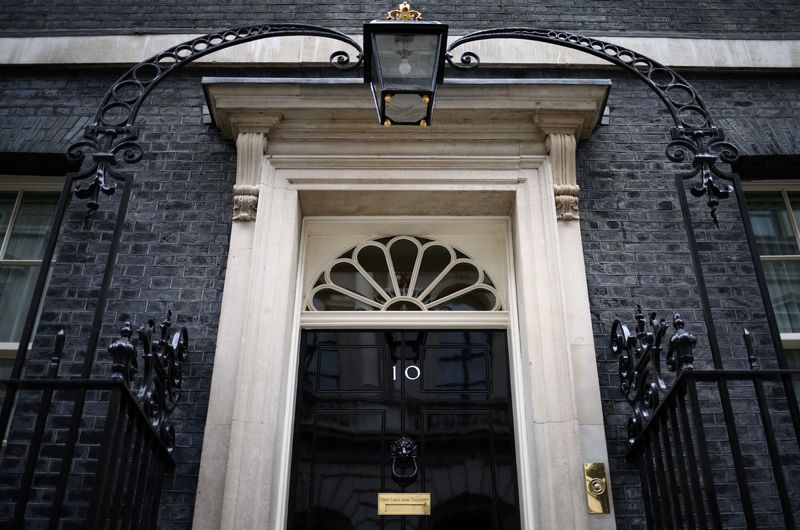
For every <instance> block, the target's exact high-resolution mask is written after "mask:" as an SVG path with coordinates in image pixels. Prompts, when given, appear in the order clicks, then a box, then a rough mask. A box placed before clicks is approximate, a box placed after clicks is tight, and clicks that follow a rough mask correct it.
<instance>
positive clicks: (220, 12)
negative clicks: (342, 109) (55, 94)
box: [0, 0, 800, 39]
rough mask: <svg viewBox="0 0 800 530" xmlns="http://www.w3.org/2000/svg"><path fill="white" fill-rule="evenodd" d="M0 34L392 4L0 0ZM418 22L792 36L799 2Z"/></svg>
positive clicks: (583, 6) (438, 15) (135, 27)
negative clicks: (21, 0) (22, 0)
mask: <svg viewBox="0 0 800 530" xmlns="http://www.w3.org/2000/svg"><path fill="white" fill-rule="evenodd" d="M0 4H1V7H0V28H1V29H0V33H6V34H28V33H30V32H41V31H44V32H53V31H55V32H65V31H66V32H70V31H72V32H100V33H102V32H107V31H121V32H125V33H133V32H148V31H153V30H163V29H165V28H167V29H168V30H169V31H171V32H175V31H176V30H216V29H220V28H225V27H237V26H247V25H251V24H263V23H306V24H319V25H323V26H329V27H335V28H339V29H342V30H346V31H356V32H360V31H361V24H362V23H363V22H366V21H368V20H372V19H374V18H383V16H385V13H386V11H387V10H388V9H390V8H393V7H396V5H397V2H395V1H390V2H325V1H308V0H301V1H291V2H289V1H281V2H265V1H263V0H262V1H256V2H243V1H241V0H233V1H230V2H225V3H223V4H221V3H220V2H218V1H216V0H195V1H193V2H177V3H176V2H164V1H157V2H154V1H145V0H135V1H128V2H110V1H107V0H85V1H81V2H74V1H68V0H55V1H49V2H46V1H28V2H19V1H14V0H2V2H0ZM412 7H413V8H415V9H417V10H419V11H421V12H422V13H423V16H424V17H425V19H426V20H439V21H441V22H447V23H449V24H450V25H451V26H452V28H453V31H455V32H460V31H465V30H468V29H476V28H487V27H497V26H508V25H524V26H532V27H539V28H554V29H564V30H572V31H578V32H584V33H587V34H622V33H624V34H636V33H638V34H659V35H663V34H687V33H689V34H694V35H708V36H713V37H721V38H730V37H731V36H740V37H741V36H752V37H761V38H771V39H774V38H797V37H798V35H800V30H798V27H800V7H798V4H797V2H795V1H793V0H764V1H761V2H754V1H752V0H712V1H708V2H703V3H702V4H701V5H698V4H697V2H692V1H689V0H671V1H668V2H667V1H664V0H639V1H636V2H630V1H625V0H542V1H533V0H524V1H522V0H513V1H507V2H498V3H494V4H490V3H486V4H481V3H475V2H465V1H459V2H425V1H420V2H413V3H412Z"/></svg>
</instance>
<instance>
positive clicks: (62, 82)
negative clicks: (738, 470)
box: [0, 68, 800, 529]
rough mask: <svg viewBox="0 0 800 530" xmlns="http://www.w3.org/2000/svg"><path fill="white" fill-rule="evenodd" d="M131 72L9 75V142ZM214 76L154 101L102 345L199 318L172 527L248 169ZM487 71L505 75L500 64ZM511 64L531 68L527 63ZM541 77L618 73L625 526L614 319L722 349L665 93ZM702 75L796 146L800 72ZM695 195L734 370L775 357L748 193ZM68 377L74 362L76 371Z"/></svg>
mask: <svg viewBox="0 0 800 530" xmlns="http://www.w3.org/2000/svg"><path fill="white" fill-rule="evenodd" d="M118 73H119V72H117V71H111V70H66V69H65V70H57V69H5V70H4V71H2V72H0V74H2V75H0V149H2V150H28V151H35V150H37V146H38V145H40V144H41V143H42V142H45V143H46V144H47V145H48V146H49V148H48V150H53V151H56V150H58V149H63V148H65V147H66V144H67V143H68V141H69V140H70V135H71V134H73V133H74V132H75V131H77V130H79V128H80V125H81V124H82V123H83V121H82V119H83V118H85V117H88V116H91V115H92V114H93V112H94V107H95V105H96V104H97V103H98V101H99V99H100V97H101V95H102V93H103V91H104V90H105V89H106V88H107V87H108V86H109V85H110V82H111V81H112V80H113V79H114V78H115V77H116V75H117V74H118ZM204 74H213V72H211V71H210V70H204V69H200V68H198V69H192V70H188V71H186V72H184V73H182V74H179V75H177V76H176V77H175V78H174V79H172V80H170V81H167V82H165V83H164V85H163V86H162V87H160V88H159V89H157V90H156V91H155V92H154V94H153V95H152V96H151V98H150V100H149V103H148V104H147V105H146V106H145V108H143V110H142V114H141V120H140V122H141V124H142V125H141V126H142V142H143V144H144V147H145V151H146V153H148V154H147V156H146V159H145V161H144V162H143V163H142V164H141V165H140V167H139V169H138V170H136V171H135V179H136V180H135V187H134V195H133V198H132V203H131V210H130V212H129V215H128V221H127V223H126V231H125V235H124V237H123V245H122V248H121V254H120V258H119V261H118V264H117V267H116V273H115V280H114V284H113V288H112V293H111V303H110V308H109V311H108V313H107V315H106V318H105V327H104V332H103V334H104V338H103V341H102V342H101V352H103V351H105V347H107V344H108V343H109V342H110V340H112V338H113V337H114V336H115V334H116V330H117V328H118V327H119V324H120V323H121V322H122V321H124V320H126V319H132V320H134V321H135V322H137V323H142V322H144V321H146V320H147V319H148V318H158V317H160V316H161V314H162V312H163V311H164V310H165V309H166V308H167V307H169V308H171V309H172V310H173V311H174V312H175V314H176V317H177V323H178V324H180V325H186V326H187V327H188V328H189V331H190V335H191V337H192V353H191V355H190V360H189V361H188V363H187V365H186V369H185V374H186V380H185V390H186V393H185V395H184V399H183V402H182V404H181V406H180V407H179V409H178V410H177V412H176V414H175V419H176V423H177V425H176V430H177V432H178V443H177V448H176V450H175V458H176V460H177V461H178V469H177V472H176V474H175V475H174V476H171V477H168V479H167V482H166V484H165V493H164V502H163V507H162V511H161V519H162V523H163V526H164V527H165V528H188V527H189V524H190V521H191V516H192V507H193V504H194V496H195V490H196V485H197V473H198V468H199V459H200V451H201V446H202V437H203V428H204V419H205V414H206V408H207V402H208V392H209V386H210V375H211V370H212V364H213V354H214V337H215V336H216V331H217V330H216V322H217V320H218V315H219V303H220V298H221V293H222V288H223V278H224V265H225V261H226V256H227V242H228V235H229V230H230V216H231V186H232V184H233V180H234V173H235V155H234V149H233V146H232V144H231V143H230V142H228V141H224V140H223V139H222V138H221V137H220V135H219V134H218V133H217V132H216V131H215V130H214V129H213V128H212V127H211V126H207V125H202V124H201V105H202V91H201V88H200V84H199V79H200V77H201V76H202V75H204ZM258 74H259V75H264V72H258ZM294 75H297V74H296V73H295V74H294ZM305 75H318V73H317V72H308V73H306V74H305ZM473 75H481V76H485V77H491V76H493V75H497V72H490V71H482V72H479V73H474V74H473ZM502 75H503V76H504V77H509V76H522V75H526V74H524V73H523V72H521V71H518V70H514V71H508V72H503V73H502ZM532 75H537V76H543V77H558V76H562V77H594V78H597V77H601V78H609V77H610V78H611V79H612V81H613V84H614V87H613V89H612V93H611V97H610V100H609V106H610V109H611V125H610V126H603V127H600V128H599V129H598V130H597V131H596V132H595V134H594V136H593V137H592V139H591V140H590V141H588V142H584V143H581V144H580V145H579V147H578V182H579V184H580V186H581V188H582V190H583V192H582V198H581V202H580V208H581V217H582V219H581V221H580V222H581V228H582V233H583V241H584V252H585V259H586V271H587V276H588V282H589V294H590V303H591V310H592V321H593V325H594V329H595V340H596V343H597V354H598V364H597V366H598V371H599V376H600V384H601V392H602V399H603V410H604V414H605V418H606V428H607V437H608V443H609V451H610V454H611V459H612V462H611V480H612V484H613V488H614V495H615V502H616V510H617V516H618V523H619V527H620V528H621V529H633V528H641V527H642V524H643V518H642V513H643V512H642V506H641V503H640V492H639V488H638V480H639V479H638V475H637V474H636V473H635V472H634V470H633V468H632V467H631V464H630V463H629V462H626V461H625V459H624V456H623V454H624V450H625V447H624V440H625V437H626V433H625V425H626V421H627V414H628V411H629V409H628V407H627V405H626V404H625V402H624V401H623V400H622V399H621V398H620V395H619V393H618V390H617V384H618V381H617V375H616V374H617V367H616V359H614V358H613V357H612V356H611V352H610V351H609V349H608V348H607V347H606V344H607V334H608V332H609V330H610V324H611V321H612V320H613V318H614V317H615V316H620V317H622V318H623V319H624V320H626V321H627V322H629V323H631V324H632V323H633V319H632V315H633V310H634V304H635V303H640V304H642V306H643V307H644V309H645V310H648V311H649V310H653V311H657V312H659V314H660V315H661V316H663V317H664V318H667V319H669V318H670V317H671V312H672V311H680V312H681V313H682V314H683V316H684V319H685V320H686V323H687V328H689V329H690V330H691V331H693V332H695V333H697V334H698V335H699V336H700V345H699V346H698V348H697V350H696V353H697V356H698V363H697V364H698V365H699V366H700V367H704V366H708V365H709V359H710V356H709V354H708V350H707V347H706V341H705V336H704V333H703V331H704V328H703V324H702V318H701V314H700V310H699V304H698V301H697V297H696V290H695V289H696V287H695V282H694V280H693V276H692V271H691V265H690V261H689V256H688V253H687V244H686V236H685V233H684V232H683V230H684V227H683V223H682V221H681V216H680V211H679V204H678V201H677V195H676V192H675V185H674V180H673V175H674V171H675V168H674V167H673V166H672V165H671V164H670V163H669V162H668V161H667V160H666V158H665V157H664V155H663V151H664V146H665V145H666V142H667V140H668V127H669V125H670V123H669V120H668V117H667V115H666V114H665V112H664V110H663V109H662V108H661V103H660V102H659V101H658V100H657V99H656V98H655V97H654V96H653V95H652V94H651V93H650V92H649V89H647V88H646V87H645V86H644V85H640V84H638V83H637V82H634V81H633V80H632V79H630V78H628V77H626V76H625V75H624V74H623V73H618V72H616V71H614V70H599V71H568V72H564V71H542V72H537V73H535V74H532ZM686 77H687V78H688V79H689V81H690V82H693V83H695V86H696V87H697V88H698V89H699V90H700V92H701V94H702V95H703V97H704V99H705V100H706V102H707V103H708V104H709V106H710V107H711V108H712V111H713V112H714V114H715V116H718V117H719V118H720V123H721V124H722V125H723V126H725V127H726V128H728V129H730V130H731V131H732V132H733V136H734V138H735V140H736V141H737V142H739V143H740V145H741V146H742V147H743V149H744V151H745V152H746V153H759V154H772V153H792V152H796V150H797V147H796V142H795V139H796V138H797V136H798V134H799V133H800V105H798V97H799V96H798V93H797V90H796V87H797V86H798V83H800V75H798V74H782V75H777V74H769V75H768V74H754V75H745V74H697V73H686ZM12 148H13V149H12ZM1 170H2V168H0V171H1ZM113 205H114V200H111V201H108V202H107V207H108V208H110V207H112V206H113ZM693 205H694V206H693V215H694V216H695V219H696V221H697V229H698V239H699V241H700V243H701V245H702V249H703V259H704V260H705V262H706V265H705V270H706V273H707V274H708V283H709V286H710V288H711V289H710V291H711V299H712V305H713V307H714V312H715V317H716V318H717V324H718V331H719V332H720V334H721V342H722V345H723V355H724V357H725V358H726V366H728V367H744V365H745V363H744V359H745V354H744V352H743V348H742V347H741V341H740V338H739V333H740V329H741V326H742V325H747V326H748V327H750V328H751V329H752V330H753V332H754V334H755V335H756V340H757V344H758V346H759V351H760V352H762V354H763V355H764V361H763V362H764V365H765V366H766V367H769V366H771V365H772V364H773V363H772V361H771V360H770V359H769V357H768V355H767V354H766V353H764V352H765V351H766V350H765V348H764V344H765V343H766V336H765V331H764V329H763V324H761V323H762V322H763V320H764V315H763V310H762V308H761V307H760V305H759V302H758V296H757V292H756V291H755V288H754V287H755V284H754V281H753V277H752V267H751V265H750V264H749V263H748V262H749V257H748V255H747V248H746V245H745V243H744V241H743V236H742V231H741V228H740V226H741V225H740V221H739V219H738V216H737V213H736V208H735V204H734V203H733V201H728V202H727V203H725V204H724V205H723V206H722V207H721V208H720V214H719V215H720V220H721V224H722V228H721V229H714V228H713V226H712V225H711V223H710V222H709V221H708V216H707V212H706V209H705V206H704V204H703V202H702V201H696V200H693ZM82 208H83V205H82V204H80V203H76V204H75V205H74V207H73V208H71V211H70V212H69V214H68V219H67V223H66V226H65V231H64V235H63V239H62V244H61V247H60V249H59V260H58V261H59V263H58V265H57V266H56V267H55V269H54V273H53V279H52V281H51V284H50V289H49V292H48V298H47V300H46V303H45V307H44V312H43V315H42V326H41V329H40V334H39V337H38V339H37V345H36V346H37V348H39V347H45V346H47V345H48V344H49V343H50V341H51V340H52V335H53V333H55V331H56V330H57V329H58V328H60V327H65V328H66V330H67V334H68V335H69V336H70V337H71V340H70V343H68V350H69V352H72V353H75V352H78V351H79V350H80V347H81V346H80V338H81V337H82V336H85V334H86V332H87V326H88V321H87V318H89V311H91V309H92V306H91V302H90V298H91V296H92V294H93V292H94V289H95V288H96V285H97V277H98V275H99V270H100V265H101V263H100V261H101V260H100V259H99V258H98V257H97V255H96V254H95V253H96V252H102V251H103V249H104V248H105V245H106V243H105V241H107V239H105V237H104V235H103V234H104V233H105V234H107V231H108V230H109V229H110V227H109V222H108V215H107V212H106V211H103V210H101V211H100V212H99V213H98V216H97V218H96V219H95V221H93V223H94V224H93V225H92V228H93V231H89V232H88V234H87V232H86V231H85V230H83V225H82V223H83V220H82V219H83V210H82ZM39 351H41V350H39ZM69 352H68V353H69ZM101 359H105V360H107V356H106V355H101ZM39 370H41V368H40V367H39V366H38V365H32V366H31V373H39ZM68 372H70V367H69V357H68V358H67V363H66V366H65V367H64V369H63V370H62V373H68ZM745 406H747V405H745ZM705 419H706V420H707V421H708V422H709V425H711V426H716V427H719V426H720V422H721V419H720V417H719V415H718V414H709V415H708V417H707V418H705ZM742 421H743V422H744V424H743V428H744V429H745V430H754V429H757V428H758V426H757V425H756V424H755V421H756V420H755V417H754V416H752V415H743V416H742ZM782 421H784V422H785V418H784V419H783V420H782ZM748 422H749V423H748ZM752 452H753V453H754V454H755V455H756V456H754V458H753V462H755V463H758V462H763V461H764V460H763V458H761V457H759V456H758V454H762V455H763V453H764V449H763V444H758V443H754V444H753V448H752ZM795 476H797V475H795ZM733 522H735V521H734V520H733V519H731V523H732V524H733Z"/></svg>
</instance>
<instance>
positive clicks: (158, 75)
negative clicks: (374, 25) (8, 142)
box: [67, 24, 363, 213]
mask: <svg viewBox="0 0 800 530" xmlns="http://www.w3.org/2000/svg"><path fill="white" fill-rule="evenodd" d="M286 36H309V37H323V38H329V39H334V40H338V41H340V42H343V43H345V44H347V45H348V46H350V47H352V48H353V49H354V50H355V51H356V52H357V56H356V60H355V61H353V60H351V58H350V54H349V53H348V52H347V51H344V50H339V51H336V52H334V53H332V54H331V56H330V64H331V66H333V67H334V68H336V69H339V70H353V69H355V68H358V67H359V66H360V65H361V63H362V61H363V51H362V49H361V46H360V45H359V44H358V43H357V42H356V41H354V40H353V39H351V38H350V37H348V36H347V35H345V34H344V33H341V32H339V31H336V30H333V29H328V28H324V27H321V26H314V25H309V24H275V25H268V24H265V25H258V26H245V27H241V28H233V29H228V30H224V31H219V32H215V33H209V34H207V35H203V36H201V37H197V38H196V39H192V40H189V41H186V42H183V43H181V44H178V45H177V46H173V47H172V48H169V49H167V50H164V51H162V52H160V53H158V54H156V55H153V56H152V57H150V58H148V59H145V60H144V61H142V62H140V63H139V64H137V65H135V66H133V67H132V68H131V69H130V70H128V71H127V72H125V73H124V74H123V75H122V76H121V77H120V78H119V79H117V80H116V81H115V82H114V84H113V85H112V86H111V88H110V89H109V90H108V92H106V94H105V96H104V97H103V100H102V101H101V103H100V105H99V107H98V109H97V112H96V114H95V116H94V121H93V122H92V124H91V125H89V126H88V127H86V129H85V131H84V135H83V137H84V139H83V140H81V141H79V142H76V143H74V144H72V145H71V146H70V147H69V148H68V150H67V155H68V156H69V158H70V159H72V160H74V161H81V162H82V161H83V160H84V159H85V158H86V157H87V156H88V157H90V159H91V164H90V165H89V167H88V168H87V169H85V170H83V171H81V172H80V173H79V174H78V175H76V177H75V178H76V180H83V179H91V180H90V181H89V182H88V183H87V184H82V185H79V186H78V187H76V189H75V196H76V197H78V198H80V199H89V202H88V203H87V209H88V210H89V212H90V213H91V212H92V211H94V210H96V209H97V208H98V206H99V202H98V199H99V194H100V193H101V192H102V193H103V194H105V195H111V194H113V193H114V188H115V185H114V183H113V182H112V180H121V179H120V175H119V174H118V173H116V171H115V167H116V166H117V164H118V163H119V162H125V163H128V164H132V163H135V162H138V161H139V160H141V159H142V156H143V149H142V147H141V146H140V145H139V144H138V143H137V140H138V135H137V132H136V128H135V127H134V123H135V121H136V117H137V115H138V113H139V109H140V108H141V106H142V103H143V102H144V100H145V99H146V98H147V96H148V95H149V94H150V92H151V91H152V90H153V89H154V88H155V87H156V86H157V85H158V84H159V83H160V82H161V81H162V80H164V78H166V77H167V76H168V75H169V74H171V73H172V72H174V71H175V70H177V69H179V68H181V67H182V66H184V65H186V64H188V63H190V62H192V61H195V60H197V59H199V58H200V57H203V56H205V55H209V54H211V53H214V52H217V51H219V50H222V49H224V48H229V47H231V46H236V45H238V44H242V43H245V42H251V41H255V40H261V39H267V38H272V37H286Z"/></svg>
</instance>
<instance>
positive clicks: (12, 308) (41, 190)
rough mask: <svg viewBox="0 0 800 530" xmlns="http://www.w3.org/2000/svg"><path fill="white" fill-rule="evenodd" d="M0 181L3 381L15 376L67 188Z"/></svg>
mask: <svg viewBox="0 0 800 530" xmlns="http://www.w3.org/2000/svg"><path fill="white" fill-rule="evenodd" d="M51 180H53V181H54V182H52V183H50V182H35V181H33V180H32V179H30V178H25V179H22V178H16V177H15V178H14V180H12V179H10V178H4V179H2V180H0V315H2V318H0V378H3V377H7V376H8V375H9V373H10V371H11V366H12V364H13V359H14V356H15V354H16V352H17V348H18V345H19V340H20V335H21V333H22V328H23V326H24V325H25V317H26V316H27V312H28V307H29V305H30V301H31V296H33V290H34V288H35V286H36V279H37V276H38V273H39V269H40V268H41V265H42V257H43V256H44V252H45V247H46V246H47V240H48V237H49V235H50V228H51V226H52V224H53V219H54V216H55V213H56V208H57V205H58V198H59V191H58V190H60V189H61V183H60V182H58V180H56V179H51Z"/></svg>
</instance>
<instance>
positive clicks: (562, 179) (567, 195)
mask: <svg viewBox="0 0 800 530" xmlns="http://www.w3.org/2000/svg"><path fill="white" fill-rule="evenodd" d="M545 147H546V148H547V152H548V153H549V155H550V162H551V164H552V168H553V195H554V196H555V203H556V218H558V220H560V221H575V220H577V219H579V217H578V195H579V193H580V191H581V189H580V188H579V187H578V184H577V183H576V174H575V136H574V135H573V134H567V133H564V132H551V133H549V134H548V135H547V139H546V140H545Z"/></svg>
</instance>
